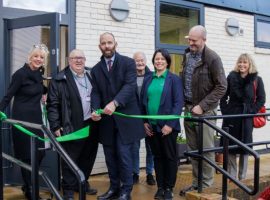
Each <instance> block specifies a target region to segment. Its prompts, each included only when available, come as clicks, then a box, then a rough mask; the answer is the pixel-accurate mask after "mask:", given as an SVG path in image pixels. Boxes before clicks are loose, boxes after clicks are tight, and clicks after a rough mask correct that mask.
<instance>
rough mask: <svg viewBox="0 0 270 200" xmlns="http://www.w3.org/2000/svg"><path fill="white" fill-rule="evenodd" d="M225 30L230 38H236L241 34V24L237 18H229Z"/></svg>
mask: <svg viewBox="0 0 270 200" xmlns="http://www.w3.org/2000/svg"><path fill="white" fill-rule="evenodd" d="M225 28H226V31H227V33H228V34H229V35H230V36H235V35H236V34H237V33H239V22H238V20H237V19H235V18H228V19H227V20H226V23H225Z"/></svg>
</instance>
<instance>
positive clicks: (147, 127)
mask: <svg viewBox="0 0 270 200" xmlns="http://www.w3.org/2000/svg"><path fill="white" fill-rule="evenodd" d="M143 125H144V130H145V132H146V134H147V135H148V136H149V137H151V136H153V135H154V133H153V131H152V128H151V126H150V124H148V123H144V124H143Z"/></svg>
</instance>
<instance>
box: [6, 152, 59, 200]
mask: <svg viewBox="0 0 270 200" xmlns="http://www.w3.org/2000/svg"><path fill="white" fill-rule="evenodd" d="M2 156H3V158H5V159H7V160H8V161H10V162H12V163H15V164H17V165H19V166H20V167H22V168H24V169H26V170H28V171H31V166H30V165H28V164H26V163H24V162H22V161H20V160H18V159H16V158H14V157H12V156H10V155H8V154H5V153H3V152H2ZM38 174H39V175H40V176H41V177H42V178H43V180H44V181H45V183H46V184H47V185H48V186H49V187H50V189H51V191H52V193H53V195H54V196H55V197H56V198H57V199H59V200H63V198H62V197H61V195H60V193H59V192H58V190H57V189H56V187H55V186H54V185H53V183H52V182H51V181H50V179H49V177H48V175H47V174H46V172H44V171H41V170H39V171H38Z"/></svg>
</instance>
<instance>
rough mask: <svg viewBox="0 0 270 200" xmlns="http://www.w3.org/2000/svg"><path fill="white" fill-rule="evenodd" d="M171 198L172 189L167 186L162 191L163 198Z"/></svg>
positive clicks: (165, 199)
mask: <svg viewBox="0 0 270 200" xmlns="http://www.w3.org/2000/svg"><path fill="white" fill-rule="evenodd" d="M172 199H173V193H172V189H170V188H167V189H166V190H165V191H164V200H172Z"/></svg>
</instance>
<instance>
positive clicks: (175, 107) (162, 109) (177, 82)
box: [141, 72, 184, 132]
mask: <svg viewBox="0 0 270 200" xmlns="http://www.w3.org/2000/svg"><path fill="white" fill-rule="evenodd" d="M152 79H153V75H152V76H146V77H145V79H144V83H143V87H142V91H141V100H142V101H141V103H142V105H141V110H142V114H147V113H148V99H147V91H148V88H149V85H150V83H151V82H152ZM183 104H184V99H183V86H182V80H181V79H180V78H179V77H178V76H176V75H175V74H172V73H171V72H168V74H167V76H166V79H165V84H164V88H163V91H162V95H161V99H160V105H159V109H158V113H157V114H158V115H181V112H182V107H183ZM145 122H147V120H146V121H145ZM164 125H168V126H170V127H171V128H172V129H173V131H178V132H179V131H180V130H181V128H180V121H179V119H176V120H158V121H157V132H161V129H162V128H163V126H164Z"/></svg>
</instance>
